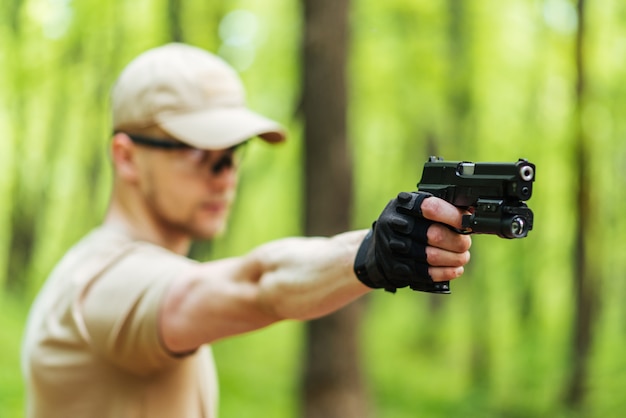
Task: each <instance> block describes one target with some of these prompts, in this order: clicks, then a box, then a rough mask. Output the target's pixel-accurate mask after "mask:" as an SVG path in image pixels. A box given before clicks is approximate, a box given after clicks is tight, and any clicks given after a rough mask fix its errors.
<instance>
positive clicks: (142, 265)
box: [81, 245, 195, 375]
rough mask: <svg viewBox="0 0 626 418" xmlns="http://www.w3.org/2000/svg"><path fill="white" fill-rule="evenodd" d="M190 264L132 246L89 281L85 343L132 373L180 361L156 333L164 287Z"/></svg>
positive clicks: (156, 250)
mask: <svg viewBox="0 0 626 418" xmlns="http://www.w3.org/2000/svg"><path fill="white" fill-rule="evenodd" d="M194 264H195V262H194V261H192V260H189V259H188V258H185V257H182V256H179V255H176V254H174V253H170V252H168V251H167V250H164V249H161V248H158V247H154V246H148V245H146V246H138V247H135V248H133V249H132V250H131V251H130V252H129V253H128V254H126V255H124V256H123V257H121V258H120V259H118V260H117V261H116V262H115V263H114V264H113V265H111V266H109V267H108V268H107V269H106V270H104V271H103V272H102V273H101V274H100V276H99V277H97V278H96V279H95V280H93V281H92V282H91V284H90V287H89V289H88V290H87V292H86V295H85V297H84V300H83V302H82V303H81V306H82V309H81V312H82V316H83V320H84V323H85V328H86V331H87V333H88V337H89V343H90V344H91V345H92V349H93V350H94V352H95V353H97V354H99V355H101V356H103V357H104V358H105V359H106V360H107V361H108V362H110V363H112V364H114V365H116V366H118V367H120V368H122V369H124V370H127V371H129V372H132V373H135V374H138V375H147V374H151V373H153V372H156V371H159V370H162V369H164V368H166V367H168V366H169V365H171V364H173V363H176V362H177V361H180V357H176V356H174V355H173V354H171V353H170V352H168V351H167V349H166V348H165V347H164V345H163V343H162V340H161V337H160V335H159V317H158V316H159V309H160V306H161V303H162V300H163V296H164V294H165V291H166V290H167V288H168V287H169V286H170V284H171V283H172V282H173V281H174V280H176V279H177V278H179V277H180V276H181V274H182V273H184V271H185V270H187V269H189V268H191V267H192V266H193V265H194Z"/></svg>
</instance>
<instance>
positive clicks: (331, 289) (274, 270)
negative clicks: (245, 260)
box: [250, 230, 371, 320]
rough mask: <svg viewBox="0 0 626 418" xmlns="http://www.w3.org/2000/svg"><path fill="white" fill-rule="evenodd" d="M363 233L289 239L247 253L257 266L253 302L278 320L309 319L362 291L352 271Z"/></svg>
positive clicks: (347, 300) (355, 232)
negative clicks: (257, 277) (255, 290)
mask: <svg viewBox="0 0 626 418" xmlns="http://www.w3.org/2000/svg"><path fill="white" fill-rule="evenodd" d="M365 233H366V231H365V230H363V231H352V232H347V233H343V234H339V235H336V236H334V237H331V238H290V239H286V240H280V241H275V242H272V243H269V244H266V245H263V246H261V247H259V248H257V249H256V250H255V251H253V252H252V253H251V254H250V256H251V257H253V258H254V259H255V260H256V261H257V262H258V263H259V264H260V266H261V271H262V274H261V276H260V278H259V303H260V304H261V305H262V306H264V307H265V308H264V309H268V310H271V312H273V314H274V315H275V316H276V317H278V318H281V319H302V320H304V319H312V318H316V317H319V316H322V315H325V314H327V313H330V312H333V311H334V310H337V309H339V308H341V307H342V306H344V305H346V304H347V303H349V302H351V301H353V300H354V299H356V298H358V297H359V296H361V295H363V294H365V293H367V292H368V291H369V290H371V289H369V288H368V287H366V286H364V285H363V284H362V283H361V282H360V281H359V280H358V279H357V278H356V276H355V275H354V272H353V265H354V257H355V255H356V252H357V250H358V247H359V245H360V243H361V241H362V240H363V237H364V236H365Z"/></svg>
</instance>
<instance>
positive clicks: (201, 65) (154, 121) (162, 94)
mask: <svg viewBox="0 0 626 418" xmlns="http://www.w3.org/2000/svg"><path fill="white" fill-rule="evenodd" d="M111 99H112V107H113V129H114V130H115V131H125V130H129V131H131V130H133V129H135V130H136V129H142V128H148V127H150V126H154V125H156V126H158V127H160V128H161V129H163V130H164V131H165V132H167V133H169V134H170V135H172V136H173V137H174V138H176V139H178V140H180V141H182V142H185V143H187V144H189V145H192V146H194V147H197V148H204V149H224V148H228V147H231V146H233V145H236V144H238V143H240V142H243V141H245V140H247V139H250V138H252V137H255V136H259V137H261V138H263V139H265V140H266V141H268V142H281V141H283V140H284V139H285V132H284V130H283V128H282V127H281V126H280V125H279V124H278V123H277V122H274V121H273V120H270V119H268V118H266V117H264V116H261V115H259V114H257V113H255V112H252V111H251V110H249V109H248V108H247V107H246V103H245V90H244V87H243V84H242V82H241V80H240V78H239V76H238V75H237V73H236V72H235V70H234V69H233V68H231V67H230V66H229V65H228V64H227V63H226V62H224V61H223V60H222V59H221V58H219V57H217V56H215V55H213V54H211V53H209V52H207V51H205V50H203V49H200V48H197V47H194V46H190V45H185V44H181V43H170V44H167V45H164V46H160V47H157V48H154V49H151V50H148V51H146V52H144V53H142V54H141V55H139V56H138V57H137V58H135V59H134V60H133V61H132V62H131V63H130V64H128V66H127V67H126V68H125V69H124V71H123V72H122V74H121V75H120V76H119V78H118V80H117V82H116V83H115V85H114V86H113V91H112V97H111Z"/></svg>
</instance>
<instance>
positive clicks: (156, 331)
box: [23, 44, 471, 418]
mask: <svg viewBox="0 0 626 418" xmlns="http://www.w3.org/2000/svg"><path fill="white" fill-rule="evenodd" d="M112 107H113V127H114V132H115V133H114V136H113V138H112V141H111V148H110V149H111V159H112V163H113V168H114V183H113V191H112V195H111V200H110V206H109V208H108V210H107V213H106V216H105V219H104V222H103V224H102V225H101V226H100V227H99V228H97V229H95V230H94V231H92V232H91V233H90V234H89V235H87V236H86V237H85V238H84V239H82V240H81V241H80V242H79V243H78V244H76V245H75V246H74V247H73V248H72V249H71V250H70V251H69V252H68V253H67V254H66V255H65V257H64V258H63V259H62V260H61V261H60V263H59V264H58V265H57V266H56V268H55V269H54V271H53V272H52V274H51V276H50V277H49V279H48V281H47V282H46V284H45V285H44V287H43V288H42V289H41V292H40V295H39V296H38V298H37V300H36V301H35V303H34V305H33V307H32V310H31V314H30V317H29V321H28V325H27V330H26V335H25V338H24V349H23V369H24V374H25V381H26V388H27V411H28V416H29V417H45V418H47V417H64V418H65V417H90V418H93V417H116V418H123V417H140V416H141V417H151V418H154V417H186V418H194V417H215V416H216V405H217V381H216V378H215V371H214V365H213V358H212V356H211V352H210V346H209V344H210V343H212V342H214V341H217V340H219V339H222V338H226V337H229V336H233V335H237V334H242V333H245V332H248V331H251V330H255V329H259V328H262V327H265V326H268V325H270V324H272V323H274V322H277V321H280V320H283V319H299V320H307V319H311V318H316V317H319V316H322V315H325V314H327V313H330V312H333V311H335V310H336V309H338V308H340V307H342V306H344V305H346V304H347V303H349V302H351V301H353V300H354V299H356V298H358V297H360V296H362V295H364V294H366V293H367V292H368V291H370V290H371V288H385V289H387V290H389V291H395V289H396V288H400V287H405V286H408V285H411V286H413V285H419V284H424V283H426V284H430V285H436V284H437V283H439V282H441V281H445V280H450V279H454V278H456V277H458V276H460V275H461V274H462V273H463V265H465V264H466V263H467V261H468V260H469V252H468V250H469V247H470V243H471V241H470V238H469V237H468V236H465V235H459V234H457V233H455V232H453V231H452V230H451V229H450V228H448V227H446V226H445V225H443V224H444V223H445V224H448V225H450V226H454V227H460V222H461V212H460V211H459V210H458V209H457V208H455V207H454V206H451V205H450V204H448V203H447V202H445V201H443V200H440V199H437V198H434V197H430V196H428V195H426V194H418V193H401V194H400V195H399V196H398V198H396V199H394V200H392V201H391V202H390V204H389V206H388V207H387V208H386V209H385V210H384V211H383V214H382V215H381V217H380V218H379V219H378V221H377V222H376V224H375V226H374V227H373V229H372V230H371V231H370V233H369V234H368V231H353V232H347V233H344V234H340V235H337V236H334V237H330V238H320V237H318V238H287V239H282V240H277V241H274V242H270V243H267V244H265V245H262V246H260V247H258V248H256V249H254V250H252V251H251V252H250V253H249V254H246V255H243V256H240V257H233V258H229V259H223V260H218V261H212V262H207V263H199V262H195V261H192V260H190V259H188V258H186V257H185V255H186V254H187V252H188V250H189V247H190V244H191V242H192V240H194V239H210V238H212V237H214V236H215V235H216V234H217V233H219V232H220V231H222V230H223V229H224V227H225V225H226V221H227V218H228V214H229V211H230V206H231V204H232V202H233V199H234V196H235V189H236V186H237V164H238V152H237V151H238V147H239V146H240V145H241V144H242V143H244V142H245V141H246V140H248V139H249V138H252V137H255V136H259V137H261V138H262V139H264V140H266V141H268V142H272V143H274V142H281V141H283V140H284V138H285V135H284V133H283V131H282V129H281V128H280V126H279V125H278V124H277V123H275V122H273V121H271V120H269V119H266V118H264V117H262V116H260V115H258V114H256V113H253V112H252V111H250V110H248V109H247V108H246V107H245V103H244V90H243V87H242V85H241V82H240V80H239V78H238V76H237V74H236V73H235V72H234V71H233V70H232V69H231V68H230V67H229V66H228V65H226V64H225V63H224V62H223V61H221V60H220V59H219V58H217V57H215V56H213V55H211V54H209V53H207V52H206V51H203V50H201V49H198V48H195V47H192V46H188V45H184V44H168V45H165V46H162V47H159V48H155V49H153V50H150V51H148V52H145V53H143V54H141V55H140V56H139V57H137V58H136V59H135V60H134V61H133V62H131V63H130V64H129V65H128V67H127V68H126V69H125V70H124V71H123V72H122V74H121V75H120V77H119V79H118V80H117V82H116V84H115V86H114V88H113V91H112ZM366 234H367V238H366V239H365V237H366ZM359 249H360V251H359ZM357 252H358V257H357ZM355 271H356V272H357V273H355Z"/></svg>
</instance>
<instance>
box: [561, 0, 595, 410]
mask: <svg viewBox="0 0 626 418" xmlns="http://www.w3.org/2000/svg"><path fill="white" fill-rule="evenodd" d="M577 8H578V24H579V26H578V33H577V36H576V48H575V53H576V57H575V59H576V75H577V80H576V109H577V114H576V125H577V127H576V143H575V144H574V149H575V156H574V164H575V169H574V172H576V173H578V185H579V187H578V196H577V202H576V203H577V206H576V209H577V210H578V216H577V217H576V219H577V225H576V241H575V254H574V265H575V270H574V275H575V276H574V289H575V292H576V293H575V298H576V299H575V303H576V305H575V312H574V324H573V325H574V329H573V346H572V348H573V352H572V363H573V364H572V375H571V378H570V379H569V381H568V383H567V387H566V395H565V402H566V404H567V405H568V406H569V407H571V408H573V409H579V407H580V406H581V405H582V404H583V403H584V401H585V397H586V388H585V385H586V381H587V375H588V361H589V354H590V349H591V346H592V343H593V330H594V320H595V308H596V306H597V298H598V294H597V288H598V285H599V283H598V282H597V280H594V277H593V273H592V271H594V270H593V269H592V266H591V265H590V264H591V263H590V256H589V248H590V247H589V245H588V243H589V240H590V239H591V238H590V237H591V233H592V228H593V227H594V226H593V225H594V222H593V216H592V214H591V205H592V197H591V194H590V192H591V188H590V183H589V175H590V170H589V156H590V155H589V152H588V149H589V148H588V146H587V144H588V142H589V141H588V138H587V137H586V134H585V131H584V129H583V127H582V116H583V115H582V110H583V105H584V101H585V96H586V90H587V88H586V87H587V85H586V67H585V55H584V41H585V18H586V16H585V0H578V2H577ZM595 274H597V273H595Z"/></svg>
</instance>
